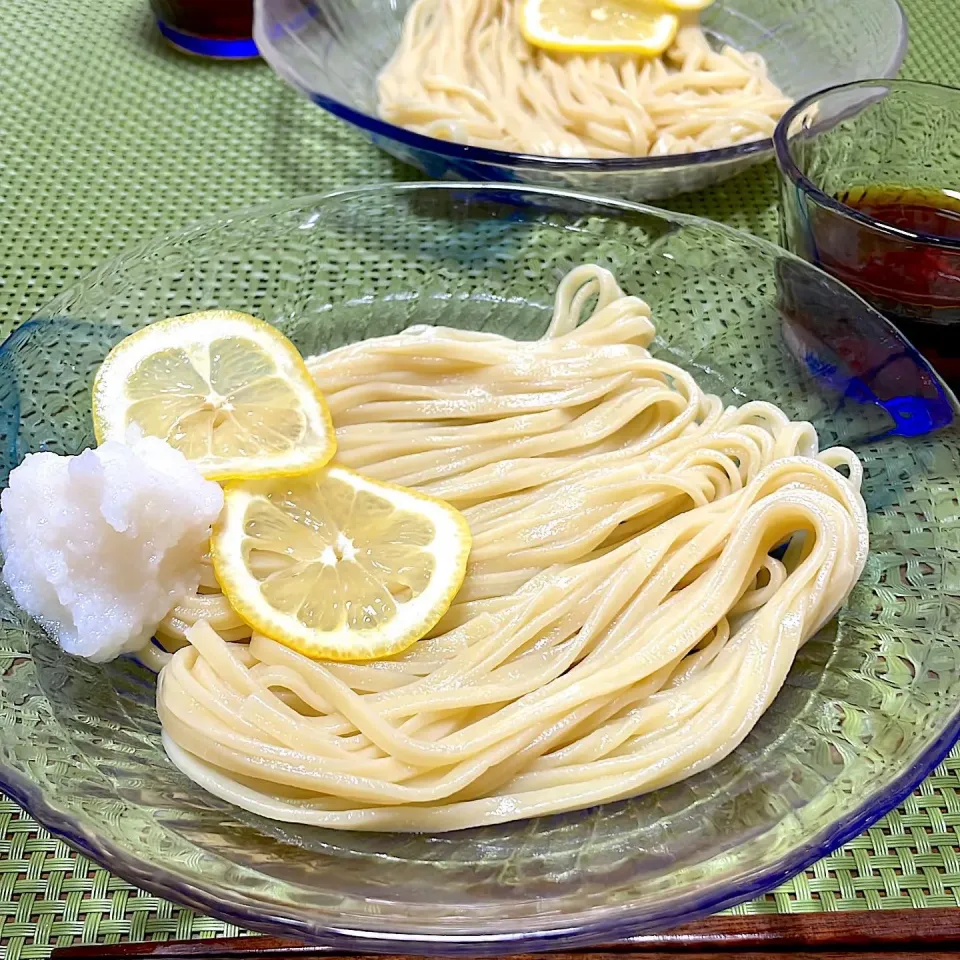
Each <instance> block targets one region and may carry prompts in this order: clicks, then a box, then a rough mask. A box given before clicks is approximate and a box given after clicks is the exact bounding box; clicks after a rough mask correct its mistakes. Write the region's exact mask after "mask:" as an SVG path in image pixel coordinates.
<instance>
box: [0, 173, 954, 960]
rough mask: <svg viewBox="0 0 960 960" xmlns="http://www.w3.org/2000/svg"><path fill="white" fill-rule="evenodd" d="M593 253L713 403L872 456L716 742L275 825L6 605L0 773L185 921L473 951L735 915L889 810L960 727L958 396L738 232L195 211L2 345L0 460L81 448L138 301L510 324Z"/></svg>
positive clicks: (605, 216) (437, 191)
mask: <svg viewBox="0 0 960 960" xmlns="http://www.w3.org/2000/svg"><path fill="white" fill-rule="evenodd" d="M585 261H586V262H597V263H600V264H602V265H605V266H607V267H608V268H609V269H611V270H613V271H614V273H615V274H616V275H617V276H618V278H619V279H620V282H621V284H622V285H623V286H624V288H625V289H626V290H627V292H629V293H633V294H640V295H642V296H644V297H646V298H647V299H648V300H649V301H650V303H651V304H652V306H653V310H654V316H655V319H656V323H657V329H658V339H657V341H656V343H655V352H656V354H657V355H659V356H661V357H665V358H669V359H671V360H674V361H676V362H678V363H682V364H683V365H684V366H685V367H686V368H687V369H688V370H689V371H691V372H692V373H693V374H694V375H695V376H696V377H697V379H698V380H699V381H700V383H701V384H702V385H703V386H704V387H706V388H708V389H710V390H714V391H717V392H719V393H720V394H721V395H722V396H723V397H724V398H725V400H727V401H729V402H742V401H743V400H745V399H747V398H755V399H762V400H769V401H773V402H775V403H777V404H779V405H780V406H781V407H782V408H783V409H785V410H786V411H787V412H788V413H789V414H790V415H791V416H793V417H795V418H808V419H810V420H812V421H813V423H814V424H816V426H817V428H818V430H819V431H820V435H821V437H822V439H823V442H824V443H825V444H826V443H833V442H841V443H846V444H849V445H850V446H852V447H853V448H854V449H855V450H856V451H857V452H858V454H859V455H860V456H861V457H862V458H863V461H864V463H865V466H866V481H865V495H866V499H867V503H868V506H869V508H870V516H871V536H872V551H871V555H870V558H869V562H868V563H867V567H866V570H865V572H864V574H863V578H862V580H861V582H860V584H859V585H858V586H857V588H856V590H855V592H854V593H853V595H852V596H851V598H850V601H849V602H848V604H847V605H846V607H845V608H844V610H843V611H842V613H841V614H840V616H839V619H838V621H837V622H836V623H834V624H832V626H831V627H830V628H829V629H826V630H824V631H823V632H822V633H821V634H819V635H818V636H817V637H815V638H813V639H811V640H810V641H809V642H808V643H807V644H806V646H805V647H804V648H803V649H802V651H801V652H800V655H799V657H798V660H797V662H796V665H795V666H794V668H793V671H792V672H791V674H790V677H789V680H788V682H787V684H786V686H785V688H784V689H783V691H782V692H781V693H780V695H779V696H778V697H777V699H776V701H775V703H774V704H773V706H772V707H771V708H770V710H769V711H768V712H767V713H766V715H765V716H764V717H763V719H762V721H761V722H760V724H759V725H758V726H757V728H756V729H755V730H754V731H753V733H752V734H751V735H750V736H749V737H748V739H747V740H746V741H745V742H744V743H743V744H742V745H741V746H740V747H739V748H738V749H737V750H736V751H735V752H734V753H733V754H732V755H731V756H730V757H728V758H727V759H726V760H725V761H724V762H723V763H721V764H720V765H718V766H717V767H715V768H714V769H712V770H710V771H709V772H707V773H704V774H702V775H700V776H697V777H695V778H693V779H691V780H688V781H686V782H683V783H680V784H678V785H676V786H674V787H671V788H669V789H667V790H662V791H660V792H657V793H653V794H650V795H647V796H643V797H639V798H637V799H635V800H630V801H625V802H621V803H616V804H610V805H607V806H603V807H600V808H596V809H593V810H589V811H583V812H579V813H571V814H565V815H560V816H555V817H549V818H544V819H539V820H532V821H527V822H520V823H511V824H506V825H504V826H496V827H490V828H484V829H477V830H471V831H464V832H460V833H453V834H445V835H440V836H429V835H423V836H410V835H392V834H357V833H341V832H336V831H331V830H322V829H316V828H307V827H302V826H288V825H285V824H280V823H274V822H271V821H266V820H262V819H259V818H257V817H255V816H252V815H250V814H247V813H244V812H242V811H240V810H236V809H234V808H232V807H230V806H229V805H227V804H225V803H223V802H221V801H220V800H217V799H216V798H214V797H212V796H209V795H208V794H206V793H204V792H203V791H202V790H200V789H199V788H197V787H195V786H193V785H192V784H191V783H190V782H189V781H188V780H187V779H186V778H185V777H184V776H183V775H182V774H180V773H179V772H178V771H177V770H176V769H175V768H174V767H173V766H172V765H171V764H170V763H169V762H168V761H167V759H166V757H165V755H164V753H163V751H162V749H161V746H160V741H159V729H158V721H157V716H156V713H155V710H154V678H153V676H152V675H151V674H150V673H149V672H148V671H147V670H145V669H143V668H141V667H139V666H137V665H136V664H134V663H133V662H132V661H129V660H123V661H117V662H114V663H112V664H108V665H106V666H95V665H93V664H90V663H87V662H83V661H79V660H75V659H71V658H69V657H67V656H65V655H63V654H61V653H60V651H59V650H58V649H57V648H56V647H55V646H54V645H53V644H51V643H50V642H48V641H47V640H46V639H45V638H44V637H43V635H42V634H41V632H40V630H39V629H38V628H37V627H36V626H35V625H34V624H32V623H31V622H30V621H29V620H28V619H27V618H26V617H25V616H24V615H23V614H22V612H20V611H19V610H18V609H17V608H16V607H15V606H14V605H13V604H12V603H11V601H10V600H9V598H8V597H6V596H3V595H0V787H2V788H3V789H5V790H7V791H8V792H9V793H10V794H11V795H12V796H13V797H14V798H15V799H17V800H18V801H20V802H21V803H22V804H23V805H24V806H26V807H27V808H28V809H29V810H30V812H31V813H32V814H33V815H34V816H35V817H36V818H37V819H38V820H39V821H40V822H41V823H43V824H44V825H45V826H46V827H48V828H49V829H50V830H52V831H54V832H55V833H57V834H59V835H62V836H64V837H65V838H66V839H68V840H69V841H70V842H71V843H72V844H74V845H75V846H76V847H77V848H78V849H80V850H82V851H83V852H84V853H86V854H88V855H90V856H92V857H93V858H95V859H96V860H99V861H100V862H102V863H104V864H105V865H106V866H108V867H109V868H111V869H112V870H114V871H116V872H117V873H119V874H120V875H122V876H123V877H125V878H126V879H128V880H130V881H131V882H133V883H136V884H138V885H140V886H142V887H145V888H146V889H148V890H151V891H153V892H155V893H157V894H162V895H164V896H169V897H172V898H173V899H176V900H179V901H181V902H183V903H186V904H189V905H191V906H193V907H196V908H197V909H199V910H202V911H204V912H209V913H213V914H216V915H217V916H220V917H222V918H225V919H229V920H233V921H235V922H237V923H240V924H243V925H246V926H250V927H254V928H258V929H261V930H267V931H274V932H284V931H285V932H288V933H295V934H298V935H301V936H304V937H307V938H310V939H313V940H316V941H318V942H321V943H325V944H330V945H334V946H337V947H340V948H343V949H351V950H358V951H377V950H379V951H404V952H407V951H410V952H416V953H451V952H454V953H464V954H467V953H475V954H481V953H486V954H493V955H498V954H499V955H502V954H504V953H507V952H512V951H514V950H516V951H518V952H519V951H522V950H526V949H546V948H548V947H551V946H560V945H567V946H573V945H583V944H588V943H591V942H597V941H600V940H610V939H613V938H617V937H622V936H627V935H629V934H633V933H637V932H640V931H647V930H654V929H657V928H661V927H665V926H669V925H671V924H673V923H676V922H679V921H683V920H688V919H692V918H693V917H696V916H698V915H701V914H704V913H707V912H709V911H712V910H715V909H719V908H721V907H724V906H729V905H731V904H733V903H736V902H738V901H740V900H743V899H746V898H748V897H750V896H753V895H755V894H757V893H759V892H760V891H762V890H764V889H766V888H768V887H770V886H772V885H773V884H776V883H777V882H779V881H781V880H784V879H786V878H787V877H788V876H790V875H791V874H793V873H794V872H796V871H798V870H800V869H802V868H803V867H805V866H806V865H808V864H809V863H811V862H812V861H813V860H815V859H817V858H818V857H820V856H822V855H824V854H825V853H827V852H828V851H829V850H831V849H832V848H834V847H836V846H838V845H839V844H840V843H842V842H843V841H844V840H846V839H847V838H849V837H851V836H853V835H854V834H856V833H858V832H859V831H861V830H863V829H864V828H865V827H867V826H868V825H869V824H871V823H872V822H873V821H874V820H876V819H877V818H878V817H879V816H881V815H882V814H883V813H884V812H886V811H887V810H889V809H890V808H891V807H893V806H894V805H895V804H896V803H897V802H898V801H899V800H900V799H901V798H903V797H904V796H905V795H906V794H907V793H908V792H909V791H910V790H911V789H912V788H913V787H914V786H915V785H916V784H917V783H918V782H919V781H920V780H921V779H922V778H923V777H924V776H925V775H926V774H927V773H928V772H929V771H930V770H932V768H933V767H934V766H935V765H936V763H937V762H938V761H939V760H940V759H941V758H942V757H943V756H944V755H945V753H946V752H947V750H948V749H949V747H950V745H951V744H952V743H953V741H954V739H955V737H956V736H957V733H958V730H960V599H958V594H960V574H958V571H960V505H958V502H957V475H958V469H960V431H958V429H957V426H956V417H957V412H958V411H957V406H956V404H955V401H954V400H953V398H952V395H950V394H949V393H948V392H946V391H945V389H944V388H943V387H942V386H941V384H940V382H939V381H938V380H937V379H936V377H935V376H934V375H933V374H932V373H931V372H930V370H929V368H928V367H927V366H926V364H925V362H924V361H923V360H922V359H921V358H920V357H919V356H918V355H917V354H916V353H915V351H914V350H913V349H912V348H911V347H910V346H909V345H908V344H906V343H905V342H904V341H903V340H902V339H901V338H900V337H899V335H898V334H897V333H896V332H895V331H894V330H893V328H892V327H890V326H889V325H888V324H887V322H886V321H885V320H883V319H882V318H881V317H880V316H879V314H877V313H875V312H874V311H873V310H871V309H870V308H869V307H867V306H866V304H864V303H863V301H861V300H860V299H858V298H857V297H856V296H855V295H854V294H852V293H850V292H849V291H848V290H846V288H844V287H842V286H840V285H839V284H838V283H837V282H836V281H834V280H832V279H831V278H830V277H828V276H827V275H826V274H823V273H821V272H820V271H818V270H816V269H815V268H814V267H812V266H810V265H809V264H807V263H804V262H803V261H801V260H799V259H797V258H795V257H794V256H793V255H792V254H788V253H786V252H784V251H781V250H780V249H779V248H777V247H774V246H773V245H771V244H768V243H765V242H762V241H760V240H756V239H754V238H751V237H749V236H747V235H746V234H742V233H739V232H737V231H734V230H731V229H729V228H726V227H723V226H720V225H718V224H715V223H711V222H709V221H705V220H698V219H694V218H690V217H682V216H679V215H674V214H670V213H666V212H663V211H658V210H655V209H652V208H642V207H637V206H634V205H631V204H625V203H618V202H617V201H613V200H596V199H591V198H588V197H582V196H579V195H576V194H561V193H550V192H549V191H539V190H536V189H532V188H509V187H502V186H489V185H488V186H482V187H477V186H460V185H455V184H424V185H410V186H393V187H374V188H369V189H361V190H356V191H348V192H344V193H339V194H333V195H331V196H328V197H321V198H307V199H302V200H298V201H292V202H287V203H284V204H280V205H276V206H272V207H269V208H264V209H261V210H258V211H253V212H251V213H243V214H238V215H236V216H233V217H230V218H229V219H225V220H221V221H218V222H214V223H209V224H206V225H201V226H198V227H196V228H193V229H191V230H188V231H186V232H185V233H182V234H179V235H177V236H174V237H172V238H169V239H166V240H163V241H160V242H157V243H154V244H152V245H151V246H148V247H144V248H141V249H139V250H136V251H134V252H132V253H131V254H129V255H128V256H126V257H123V258H121V259H119V260H116V261H113V262H112V263H109V264H107V265H106V266H104V267H103V268H101V269H100V270H98V271H97V272H96V273H94V274H93V275H91V276H90V277H89V278H88V279H87V280H86V281H84V282H82V283H79V284H77V285H76V286H74V287H71V288H70V289H68V290H66V291H65V292H64V293H63V294H62V295H61V296H60V297H59V298H57V300H56V301H54V302H53V303H51V304H50V305H49V307H48V309H47V310H46V311H45V312H44V314H43V316H44V317H45V318H46V319H38V320H36V321H33V322H31V323H28V324H27V325H25V326H24V327H22V328H21V329H19V330H18V331H17V332H16V333H14V334H13V335H12V336H11V338H10V339H9V340H8V342H7V344H6V345H5V346H4V347H3V349H2V352H0V467H2V470H3V475H4V476H5V475H6V472H7V471H8V470H9V469H10V468H11V466H12V465H14V464H15V463H17V462H18V461H19V460H20V459H21V458H22V456H23V455H24V454H25V453H26V452H28V451H31V450H39V449H51V450H57V451H62V452H69V453H75V452H77V451H79V450H80V449H82V448H83V447H85V446H86V445H88V444H90V443H91V442H92V439H93V437H92V430H91V425H90V418H89V397H90V384H91V380H92V377H93V374H94V371H95V370H96V368H97V365H98V364H99V362H100V360H101V359H102V358H103V356H104V354H105V353H106V351H107V350H108V348H109V347H110V346H111V345H112V344H113V343H115V342H117V341H118V340H119V339H120V337H121V336H123V335H124V333H125V332H127V331H129V330H132V329H134V328H136V327H139V326H142V325H143V324H145V323H148V322H150V321H152V320H157V319H159V318H161V317H165V316H169V315H172V314H178V313H185V312H187V311H190V310H200V309H205V308H210V307H214V306H218V305H219V306H221V307H229V308H232V309H237V310H245V311H248V312H250V313H254V314H257V315H260V316H262V317H264V318H266V319H267V320H269V321H271V322H273V323H275V324H276V325H277V326H278V327H280V328H281V329H282V330H284V331H285V332H286V333H287V334H289V335H290V336H291V337H292V338H293V340H294V342H295V343H296V344H297V345H298V346H299V347H300V349H301V350H302V351H303V352H304V353H306V354H310V353H314V352H317V351H321V350H325V349H328V348H331V347H336V346H339V345H341V344H344V343H347V342H350V341H355V340H358V339H361V338H364V337H370V336H376V335H382V334H388V333H394V332H396V331H399V330H401V329H402V328H404V327H406V326H408V325H409V324H411V323H438V324H449V325H453V326H458V327H463V328H468V329H480V330H491V331H495V332H498V333H502V334H508V335H510V336H513V337H517V338H532V337H536V336H538V335H540V334H541V333H542V332H543V331H544V329H545V327H546V325H547V322H548V319H549V316H550V311H551V305H552V295H553V290H554V288H555V286H556V284H557V281H558V280H559V279H560V278H561V276H562V275H563V274H564V273H565V272H566V271H567V270H568V269H570V267H572V266H573V265H575V264H578V263H581V262H585ZM51 318H52V319H51ZM867 348H869V350H870V351H871V354H870V356H871V359H872V362H871V364H870V366H869V367H862V366H858V362H859V359H858V358H860V357H862V356H863V355H864V351H865V350H866V349H867Z"/></svg>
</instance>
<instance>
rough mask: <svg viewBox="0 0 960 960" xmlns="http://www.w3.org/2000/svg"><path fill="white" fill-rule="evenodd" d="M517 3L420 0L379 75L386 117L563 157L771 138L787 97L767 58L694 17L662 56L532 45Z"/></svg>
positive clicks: (671, 150)
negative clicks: (713, 35) (719, 39)
mask: <svg viewBox="0 0 960 960" xmlns="http://www.w3.org/2000/svg"><path fill="white" fill-rule="evenodd" d="M522 3H523V0H416V2H414V4H413V5H412V6H411V7H410V9H409V11H408V12H407V15H406V18H405V19H404V23H403V29H402V34H401V39H400V43H399V46H398V47H397V50H396V51H395V53H394V55H393V57H392V58H391V60H390V62H389V63H388V64H387V65H386V66H385V67H384V69H383V70H382V71H381V73H380V75H379V77H378V86H377V92H378V99H379V111H380V115H381V116H382V117H383V119H385V120H387V121H389V122H391V123H395V124H397V125H399V126H402V127H406V128H408V129H411V130H414V131H416V132H417V133H422V134H425V135H426V136H430V137H437V138H439V139H441V140H452V141H455V142H458V143H467V144H470V145H472V146H477V147H486V148H489V149H494V150H509V151H513V152H521V153H529V154H538V155H541V156H560V157H596V158H609V157H645V156H653V157H656V156H664V155H667V154H682V153H692V152H694V151H698V150H709V149H714V148H718V147H726V146H731V145H733V144H737V143H743V142H745V141H748V140H756V139H760V138H763V137H769V136H771V134H772V133H773V130H774V127H775V126H776V123H777V120H779V119H780V117H781V116H782V115H783V113H784V111H785V110H786V109H787V107H788V106H790V103H791V101H790V99H789V98H787V97H785V96H784V94H783V93H782V92H781V91H780V90H779V89H778V88H777V86H776V85H775V84H774V83H773V82H772V81H771V80H770V78H769V76H768V74H767V68H766V64H765V63H764V61H763V58H762V57H761V56H760V55H759V54H756V53H742V52H740V51H739V50H737V49H736V48H735V47H731V46H729V45H727V46H724V47H723V48H722V49H720V50H714V49H713V48H712V47H711V46H710V44H709V42H708V40H707V38H706V36H705V34H704V32H703V30H702V29H701V28H700V27H699V26H698V25H697V24H695V23H687V24H684V25H682V26H681V27H680V30H679V31H678V33H677V36H676V38H675V40H674V42H673V44H672V45H671V47H670V48H669V49H668V50H667V51H665V53H664V54H663V55H662V56H660V57H652V58H643V57H637V56H633V55H628V54H608V55H573V54H562V53H555V52H550V51H547V50H541V49H538V48H536V47H533V46H531V45H530V44H529V43H528V42H527V41H526V40H525V39H524V38H523V36H522V34H521V31H520V26H519V23H520V10H521V6H522Z"/></svg>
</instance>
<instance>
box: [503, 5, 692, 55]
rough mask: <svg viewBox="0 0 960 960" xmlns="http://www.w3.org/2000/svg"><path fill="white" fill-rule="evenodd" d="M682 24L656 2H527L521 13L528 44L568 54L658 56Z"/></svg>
mask: <svg viewBox="0 0 960 960" xmlns="http://www.w3.org/2000/svg"><path fill="white" fill-rule="evenodd" d="M681 2H683V0H681ZM678 26H679V20H678V19H677V17H676V16H675V15H674V14H672V13H669V12H667V11H666V10H664V8H663V7H662V6H661V5H659V4H657V3H653V2H651V0H632V2H631V0H525V2H524V4H523V7H522V10H521V14H520V30H521V32H522V33H523V36H524V39H526V41H527V42H528V43H530V44H533V46H535V47H542V48H543V49H545V50H557V51H562V52H565V53H635V54H640V55H641V56H646V57H655V56H658V55H659V54H661V53H663V51H664V50H666V49H667V47H669V46H670V44H671V43H672V42H673V38H674V37H675V36H676V34H677V28H678Z"/></svg>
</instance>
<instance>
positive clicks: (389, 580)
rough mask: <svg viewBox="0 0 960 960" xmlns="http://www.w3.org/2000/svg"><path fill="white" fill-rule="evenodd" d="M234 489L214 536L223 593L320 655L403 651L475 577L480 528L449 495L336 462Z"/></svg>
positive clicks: (275, 635)
mask: <svg viewBox="0 0 960 960" xmlns="http://www.w3.org/2000/svg"><path fill="white" fill-rule="evenodd" d="M224 494H225V501H226V503H225V506H224V510H223V513H222V514H221V515H220V519H219V520H218V522H217V524H216V526H215V527H214V531H213V539H212V541H211V546H212V555H213V567H214V571H215V572H216V575H217V579H218V581H219V582H220V587H221V589H222V590H223V592H224V593H225V594H226V596H227V599H229V601H230V603H231V604H232V605H233V607H234V609H235V610H236V611H237V613H239V614H240V616H241V617H243V619H244V620H246V621H247V622H248V623H249V624H250V625H251V626H252V627H253V628H254V630H256V631H258V632H260V633H262V634H265V635H266V636H268V637H270V638H271V639H273V640H276V641H277V642H278V643H282V644H284V645H285V646H288V647H291V648H293V649H294V650H297V651H299V652H300V653H303V654H305V655H306V656H308V657H315V658H323V659H329V660H371V659H374V658H376V657H386V656H389V655H390V654H394V653H399V652H400V651H401V650H403V649H405V648H406V647H408V646H410V645H411V644H412V643H414V642H415V641H417V640H419V639H420V638H421V637H422V636H424V635H425V634H426V633H428V632H429V631H430V629H431V628H432V627H433V626H434V625H435V624H436V623H437V621H438V620H439V619H440V618H441V617H442V616H443V614H444V613H445V612H446V610H447V608H448V607H449V606H450V604H451V603H452V602H453V598H454V597H455V596H456V593H457V591H458V590H459V589H460V584H461V583H462V582H463V578H464V575H465V573H466V565H467V556H468V554H469V552H470V530H469V528H468V526H467V522H466V520H464V518H463V516H462V515H461V514H460V512H459V511H457V510H455V509H454V508H453V507H451V506H450V505H449V504H447V503H444V502H443V501H442V500H436V499H434V498H433V497H427V496H424V495H423V494H420V493H415V492H414V491H412V490H406V489H404V488H402V487H395V486H392V485H390V484H384V483H378V482H376V481H373V480H368V479H366V478H365V477H361V476H360V475H359V474H357V473H354V472H353V471H352V470H345V469H343V468H341V467H336V466H334V467H328V468H327V469H324V470H320V471H317V472H315V473H310V474H306V475H304V476H300V477H288V478H279V477H278V478H274V479H270V480H245V481H237V482H234V483H230V484H227V485H226V488H225V490H224Z"/></svg>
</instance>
